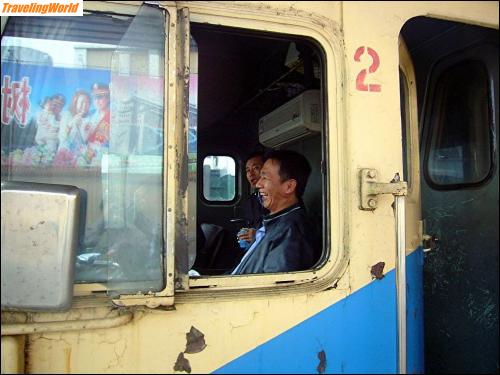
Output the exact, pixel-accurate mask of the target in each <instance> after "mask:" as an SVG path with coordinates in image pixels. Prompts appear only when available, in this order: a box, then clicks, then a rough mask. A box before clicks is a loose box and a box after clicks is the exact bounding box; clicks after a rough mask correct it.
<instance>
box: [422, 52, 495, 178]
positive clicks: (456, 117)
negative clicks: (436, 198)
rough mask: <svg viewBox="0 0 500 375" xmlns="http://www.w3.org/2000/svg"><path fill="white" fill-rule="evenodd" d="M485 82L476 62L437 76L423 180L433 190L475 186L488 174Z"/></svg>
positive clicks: (488, 107)
mask: <svg viewBox="0 0 500 375" xmlns="http://www.w3.org/2000/svg"><path fill="white" fill-rule="evenodd" d="M488 81H489V78H488V72H487V70H486V67H485V66H484V64H483V63H482V62H481V61H479V60H464V61H462V62H459V63H457V64H455V65H453V66H451V67H449V68H447V69H446V70H445V71H444V72H443V73H441V75H440V77H439V78H438V82H437V85H436V90H435V92H434V95H433V99H432V109H431V111H432V113H431V117H430V121H431V124H429V125H430V126H429V128H430V129H432V133H431V135H430V143H429V146H428V149H427V153H426V164H425V165H426V177H427V178H428V179H429V182H430V183H432V185H433V186H435V187H437V188H440V187H441V188H446V187H448V188H451V187H454V186H464V185H465V186H466V185H475V184H479V183H481V182H482V181H484V180H485V179H486V178H487V177H488V176H489V174H490V172H491V169H492V165H493V164H492V155H491V149H492V138H491V131H490V128H491V98H490V95H489V91H490V90H489V83H488Z"/></svg>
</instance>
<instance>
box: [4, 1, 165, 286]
mask: <svg viewBox="0 0 500 375" xmlns="http://www.w3.org/2000/svg"><path fill="white" fill-rule="evenodd" d="M138 9H139V11H138V12H137V14H135V15H133V16H131V15H116V14H114V15H110V14H105V13H92V12H86V14H85V15H84V16H83V17H11V18H10V19H9V20H8V23H7V25H6V27H5V30H4V33H3V35H2V103H1V109H2V111H1V113H2V117H1V119H2V120H1V121H2V124H1V133H2V140H1V152H2V159H1V176H2V182H3V181H22V182H35V183H45V184H54V185H57V184H62V185H73V186H76V187H77V188H78V189H79V191H80V197H81V202H82V203H81V204H82V207H81V209H80V212H81V217H80V223H81V225H80V233H79V240H78V246H77V251H76V252H77V254H76V267H75V283H76V284H87V285H89V284H90V285H94V286H93V287H91V289H92V290H95V289H97V290H99V289H101V290H107V291H108V292H110V293H111V294H113V295H115V294H117V293H124V292H125V293H136V292H139V291H141V292H143V293H147V292H156V291H161V290H163V288H164V287H165V277H164V275H163V267H164V253H163V248H164V245H163V241H164V236H163V231H164V229H163V224H162V220H163V206H162V202H163V190H164V187H163V154H164V150H163V145H164V134H163V133H164V132H163V114H164V109H163V108H164V67H165V58H164V56H165V53H164V51H165V12H164V11H163V10H161V9H159V8H158V7H154V6H148V5H144V6H142V7H141V8H138ZM9 282H10V283H15V282H16V281H15V280H9Z"/></svg>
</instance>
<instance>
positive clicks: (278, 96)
mask: <svg viewBox="0 0 500 375" xmlns="http://www.w3.org/2000/svg"><path fill="white" fill-rule="evenodd" d="M191 34H192V36H193V37H194V39H195V41H196V43H197V45H198V73H199V76H198V127H199V130H201V131H202V130H203V129H206V128H210V127H211V126H214V125H219V124H224V123H225V122H231V121H234V120H235V119H238V116H241V115H244V114H245V113H247V112H254V113H255V112H258V113H260V114H264V113H266V112H269V111H271V110H273V109H275V108H277V107H278V106H279V105H281V104H283V103H284V102H286V101H287V100H288V99H290V98H291V97H293V96H295V95H297V94H298V93H299V92H301V91H303V90H304V89H305V88H306V84H305V82H304V76H305V74H304V64H301V63H300V62H299V63H298V64H297V65H296V66H295V67H294V68H292V69H290V68H289V67H288V66H287V65H285V60H286V57H287V53H288V49H289V47H290V40H285V39H277V38H269V37H266V38H264V37H262V36H256V35H255V34H248V33H245V34H243V33H241V32H238V30H236V29H234V30H228V29H222V28H214V27H210V26H206V25H200V24H192V26H191ZM298 46H299V47H298V48H299V49H300V50H301V51H303V52H304V53H303V55H308V56H311V54H312V52H311V49H310V48H306V47H302V45H300V44H299V43H298ZM316 81H319V80H316ZM315 83H316V82H315ZM308 86H311V85H308Z"/></svg>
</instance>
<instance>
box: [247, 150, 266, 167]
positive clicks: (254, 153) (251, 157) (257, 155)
mask: <svg viewBox="0 0 500 375" xmlns="http://www.w3.org/2000/svg"><path fill="white" fill-rule="evenodd" d="M256 157H260V158H261V159H262V161H263V162H264V159H265V157H264V153H263V152H262V151H254V152H252V153H251V154H250V155H248V157H247V158H246V159H245V163H244V164H243V166H245V165H246V164H247V163H248V161H249V160H250V159H253V158H256Z"/></svg>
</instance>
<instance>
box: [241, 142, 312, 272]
mask: <svg viewBox="0 0 500 375" xmlns="http://www.w3.org/2000/svg"><path fill="white" fill-rule="evenodd" d="M310 173H311V167H310V166H309V163H308V162H307V160H306V158H305V157H304V156H302V155H300V154H298V153H296V152H294V151H289V150H279V151H273V152H271V153H270V154H269V155H268V157H267V159H266V162H265V163H264V165H263V167H262V169H261V171H260V178H259V180H258V181H257V183H256V187H257V188H258V189H259V194H260V196H261V199H262V204H263V206H264V207H265V208H266V209H268V210H269V212H270V213H269V215H267V216H265V217H264V219H263V223H262V224H263V225H262V226H261V227H260V228H259V229H258V230H257V233H256V236H255V242H254V243H253V244H252V246H251V247H250V249H248V251H247V253H246V254H245V256H244V257H243V258H242V260H241V262H240V264H238V266H237V267H236V268H235V269H234V271H233V272H232V274H233V275H241V274H254V273H268V272H290V271H301V270H306V269H308V268H311V267H312V266H313V265H314V263H315V261H316V257H315V247H314V244H313V242H314V241H313V237H312V231H311V228H310V227H309V224H308V222H307V219H306V213H305V209H304V207H303V205H302V194H303V193H304V190H305V188H306V184H307V179H308V178H309V174H310Z"/></svg>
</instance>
